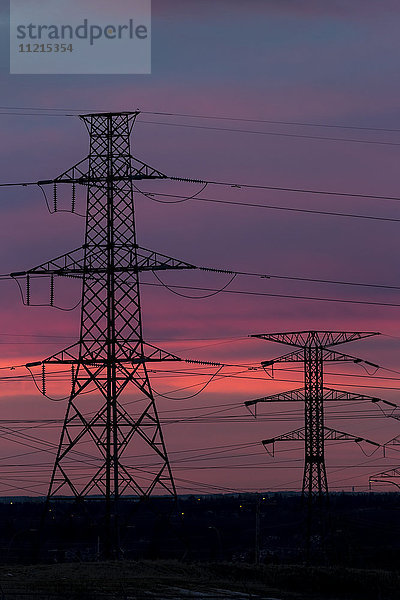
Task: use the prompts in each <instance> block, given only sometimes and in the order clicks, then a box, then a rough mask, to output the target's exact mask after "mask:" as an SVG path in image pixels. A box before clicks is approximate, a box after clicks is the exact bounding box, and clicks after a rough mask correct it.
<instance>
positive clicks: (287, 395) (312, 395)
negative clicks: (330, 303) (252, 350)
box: [245, 331, 379, 501]
mask: <svg viewBox="0 0 400 600" xmlns="http://www.w3.org/2000/svg"><path fill="white" fill-rule="evenodd" d="M373 335H378V334H377V333H358V332H352V333H346V332H335V331H301V332H295V333H271V334H258V335H252V336H250V337H256V338H260V339H263V340H268V341H273V342H278V343H281V344H286V345H289V346H295V347H298V348H300V349H299V350H295V351H293V352H291V353H289V354H285V355H284V356H281V357H279V358H276V359H273V360H269V361H263V362H262V363H261V364H262V366H263V367H264V368H266V367H268V366H273V365H274V364H275V363H286V362H303V363H304V388H301V389H298V390H292V391H289V392H283V393H280V394H274V395H272V396H267V397H264V398H258V399H256V400H249V401H247V402H245V405H246V406H247V407H250V406H255V405H257V404H258V403H260V402H288V401H289V402H290V401H301V402H304V427H302V428H300V429H296V430H294V431H290V432H289V433H285V434H283V435H281V436H278V437H274V438H270V439H267V440H263V442H262V443H263V444H264V446H265V447H266V449H267V450H268V448H269V446H270V445H271V444H272V455H273V453H274V446H275V442H278V441H293V440H302V441H304V447H305V457H304V474H303V485H302V494H303V496H306V497H307V498H308V499H309V500H310V501H311V500H312V498H313V496H318V497H319V498H320V499H321V498H322V497H323V496H326V495H327V494H328V482H327V476H326V468H325V440H350V441H354V442H357V443H359V442H361V441H366V442H368V443H371V444H374V445H376V446H378V445H379V444H376V443H375V442H372V441H370V440H366V439H365V438H361V437H357V436H354V435H351V434H348V433H345V432H342V431H337V430H334V429H330V428H328V427H326V426H325V424H324V401H327V400H371V401H373V402H377V401H378V400H379V399H377V398H373V397H371V396H365V395H363V394H353V393H350V392H346V391H340V390H336V389H331V388H326V387H324V377H323V366H324V362H336V361H340V362H342V361H344V362H356V363H357V362H367V361H361V359H358V358H355V357H354V356H349V355H347V354H342V353H340V352H337V351H333V350H330V349H329V347H331V346H336V345H338V344H344V343H346V342H350V341H353V340H360V339H362V338H367V337H371V336H373ZM368 364H371V363H368Z"/></svg>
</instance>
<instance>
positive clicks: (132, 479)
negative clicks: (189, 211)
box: [12, 112, 195, 556]
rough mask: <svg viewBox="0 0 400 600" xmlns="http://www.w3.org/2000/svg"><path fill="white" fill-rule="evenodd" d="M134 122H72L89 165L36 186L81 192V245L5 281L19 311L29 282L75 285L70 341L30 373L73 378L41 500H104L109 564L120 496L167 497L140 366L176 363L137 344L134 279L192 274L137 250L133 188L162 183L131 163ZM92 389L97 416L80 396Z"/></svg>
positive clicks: (170, 485) (131, 116)
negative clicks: (138, 460)
mask: <svg viewBox="0 0 400 600" xmlns="http://www.w3.org/2000/svg"><path fill="white" fill-rule="evenodd" d="M137 115H138V112H124V113H103V114H87V115H82V116H81V117H80V118H81V119H82V121H83V123H84V124H85V126H86V128H87V130H88V133H89V136H90V152H89V155H88V156H87V157H86V158H85V159H84V160H82V161H80V162H79V163H77V164H76V165H74V166H73V167H72V168H71V169H69V170H68V171H66V172H64V173H63V174H61V175H60V176H59V177H57V178H56V179H54V180H51V181H49V180H46V181H43V182H39V183H40V184H49V183H51V184H53V185H54V186H58V185H62V184H63V185H64V184H71V185H72V186H73V197H74V194H75V186H76V185H82V186H86V187H87V205H86V231H85V241H84V244H83V245H82V247H80V248H78V249H77V250H74V251H72V252H69V253H67V254H65V255H62V256H59V257H57V258H56V259H54V260H50V261H48V262H46V263H44V264H42V265H39V266H37V267H35V268H32V269H29V270H28V271H25V272H19V273H13V274H12V275H13V277H15V278H17V279H19V278H21V277H25V278H26V286H27V301H28V303H29V293H30V282H31V280H32V279H33V278H36V277H39V276H43V277H49V278H50V279H51V286H52V292H51V293H52V294H53V290H54V288H53V285H54V284H53V278H54V277H56V276H59V277H71V276H72V277H79V278H81V279H82V301H81V325H80V335H79V340H78V341H77V343H75V344H73V345H72V346H70V347H68V348H66V349H65V350H62V351H61V352H58V353H57V354H54V355H53V356H50V357H48V358H47V359H45V360H44V361H42V362H41V363H39V364H42V366H43V369H44V368H45V365H49V364H51V365H54V364H56V365H70V366H71V369H72V390H71V394H70V397H69V401H68V407H67V411H66V415H65V420H64V425H63V428H62V432H61V438H60V442H59V446H58V451H57V454H56V459H55V463H54V469H53V472H52V476H51V481H50V486H49V491H48V499H50V498H51V497H53V496H56V495H72V496H74V497H76V498H83V497H85V496H88V495H100V496H102V497H104V498H105V504H106V523H107V531H108V535H107V548H106V554H108V555H109V556H110V555H112V554H113V552H114V554H115V552H116V548H117V546H118V543H117V539H116V536H117V531H118V526H117V524H116V522H117V516H118V501H119V499H120V497H121V496H122V495H123V494H125V495H128V494H131V495H132V494H134V495H137V496H139V497H141V498H147V497H148V496H150V494H153V493H161V494H167V495H170V496H172V497H176V490H175V485H174V480H173V477H172V473H171V467H170V463H169V460H168V455H167V450H166V446H165V442H164V438H163V433H162V429H161V425H160V420H159V416H158V412H157V407H156V403H155V400H154V394H153V391H152V388H151V384H150V379H149V375H148V369H147V364H148V363H149V362H155V361H157V362H158V361H161V362H163V361H176V360H180V359H179V358H178V357H177V356H174V355H172V354H170V353H168V352H165V351H164V350H161V349H159V348H157V347H155V346H153V345H151V344H148V343H146V342H145V341H144V339H143V333H142V316H141V300H140V281H139V277H140V273H142V272H144V271H157V270H166V269H192V268H195V267H194V266H193V265H191V264H189V263H186V262H183V261H180V260H176V259H174V258H171V257H168V256H165V255H163V254H160V253H157V252H154V251H152V250H146V249H144V248H141V247H140V246H138V244H137V241H136V228H135V210H134V187H133V186H134V183H133V182H134V181H135V180H143V179H165V178H166V176H165V175H164V174H163V173H161V172H159V171H157V170H156V169H153V168H151V167H150V166H148V165H147V164H145V163H143V162H141V161H139V160H137V159H135V158H133V157H132V155H131V149H130V136H131V131H132V128H133V125H134V123H135V119H136V117H137ZM53 295H54V294H53ZM33 364H37V363H32V364H31V365H30V366H32V365H33ZM28 366H29V365H28ZM93 388H94V389H95V391H96V393H97V396H96V398H97V400H96V406H93V404H92V403H91V402H89V400H88V398H89V397H88V396H85V394H86V393H87V392H88V391H89V390H91V389H93ZM132 388H135V390H136V392H137V395H138V397H137V398H136V399H135V401H134V403H133V404H132V402H131V403H130V405H129V407H128V405H127V404H126V403H125V402H124V398H125V400H126V398H127V396H128V397H129V398H130V399H131V397H130V396H129V393H132ZM124 404H125V405H124ZM89 406H90V408H91V409H92V410H88V407H89ZM132 448H133V449H134V450H135V453H136V454H138V453H139V454H140V453H141V452H142V451H145V452H144V453H145V454H146V453H147V454H149V453H150V455H151V458H149V461H148V465H147V464H146V466H145V467H143V466H140V465H139V466H138V465H135V461H134V459H132V457H129V454H132V452H127V450H128V449H131V450H132ZM146 451H147V452H146ZM125 457H127V458H125ZM79 459H82V460H84V459H86V460H85V475H84V476H83V477H82V474H81V473H79V470H78V471H77V469H76V465H77V461H78V462H79Z"/></svg>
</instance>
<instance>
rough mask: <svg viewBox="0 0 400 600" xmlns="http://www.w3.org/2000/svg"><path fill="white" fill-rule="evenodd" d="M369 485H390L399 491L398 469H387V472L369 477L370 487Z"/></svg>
mask: <svg viewBox="0 0 400 600" xmlns="http://www.w3.org/2000/svg"><path fill="white" fill-rule="evenodd" d="M371 483H390V484H391V485H395V486H396V487H397V488H399V489H400V468H396V469H389V470H388V471H382V472H381V473H375V475H371V476H370V477H369V484H370V486H371Z"/></svg>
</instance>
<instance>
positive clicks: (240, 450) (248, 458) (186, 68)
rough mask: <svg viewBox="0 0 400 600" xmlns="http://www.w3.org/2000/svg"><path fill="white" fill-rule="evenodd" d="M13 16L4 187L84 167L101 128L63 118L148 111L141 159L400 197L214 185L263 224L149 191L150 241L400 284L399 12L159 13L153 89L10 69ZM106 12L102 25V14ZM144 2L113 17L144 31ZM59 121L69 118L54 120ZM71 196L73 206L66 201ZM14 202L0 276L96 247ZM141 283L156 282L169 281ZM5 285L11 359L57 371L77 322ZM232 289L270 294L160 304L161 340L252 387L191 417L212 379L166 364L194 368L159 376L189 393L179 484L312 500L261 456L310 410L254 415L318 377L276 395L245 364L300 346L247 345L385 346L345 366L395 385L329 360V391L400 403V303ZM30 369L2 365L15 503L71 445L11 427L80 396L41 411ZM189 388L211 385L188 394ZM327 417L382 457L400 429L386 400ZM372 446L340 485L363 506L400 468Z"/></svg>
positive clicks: (278, 386)
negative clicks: (55, 357)
mask: <svg viewBox="0 0 400 600" xmlns="http://www.w3.org/2000/svg"><path fill="white" fill-rule="evenodd" d="M4 4H7V3H5V2H4V3H2V5H1V6H2V7H3V8H2V11H1V13H0V14H1V27H2V35H1V38H0V39H1V41H0V44H1V50H2V52H1V56H2V63H1V73H0V90H1V94H0V96H1V102H0V105H1V106H0V182H14V181H15V182H24V181H37V180H40V179H51V178H52V177H55V176H57V175H58V174H60V173H62V172H63V171H65V170H66V169H67V168H69V167H70V166H72V165H73V164H74V163H76V162H77V161H78V160H80V159H81V158H83V157H84V156H85V155H86V154H87V152H88V136H87V132H86V129H85V127H84V126H83V124H82V123H81V122H80V121H79V119H78V117H73V116H66V114H71V113H75V112H76V114H78V112H79V111H81V112H95V111H119V110H136V109H138V110H140V111H142V114H141V115H140V116H139V118H138V120H137V122H136V124H135V127H134V130H133V137H132V146H133V154H134V156H136V157H138V158H140V159H141V160H143V161H145V162H147V163H148V164H150V165H152V166H153V167H155V168H157V169H159V170H160V171H162V172H164V173H166V174H168V175H171V176H177V177H188V178H196V179H204V180H211V181H220V182H227V183H231V184H240V183H242V184H254V185H255V184H258V185H264V186H271V187H284V188H296V189H307V190H326V191H332V192H338V193H340V192H343V193H349V194H360V195H362V194H365V195H369V196H371V195H372V196H385V197H392V198H394V199H392V200H388V199H372V198H370V199H368V198H360V197H358V198H356V197H353V198H351V197H340V196H328V195H321V194H307V193H294V192H288V191H286V192H285V191H278V190H276V191H273V190H265V189H264V190H263V189H258V190H257V189H249V188H237V187H231V186H218V185H208V186H207V188H206V189H205V190H204V191H203V192H202V194H201V195H200V196H199V197H200V198H207V199H213V200H227V201H234V202H237V203H240V202H242V203H251V204H263V205H268V206H269V207H275V208H257V207H249V206H242V207H240V206H237V205H229V204H218V203H213V202H208V201H207V202H206V201H201V200H198V199H194V200H190V201H187V202H182V203H175V204H173V203H172V204H168V203H165V204H162V203H157V202H154V201H152V200H151V199H149V198H147V197H145V196H143V195H140V194H136V199H135V202H136V225H137V235H138V242H139V244H140V245H141V246H143V247H145V248H151V249H154V250H158V251H160V252H162V253H164V254H167V255H170V256H173V257H176V258H180V259H182V260H185V261H187V262H190V263H193V264H195V265H198V266H204V267H215V268H221V269H232V270H239V271H245V272H252V273H260V274H270V275H279V276H288V277H299V278H310V279H323V280H331V281H342V282H357V283H371V284H379V285H382V286H385V285H386V286H400V283H399V276H398V273H399V265H398V255H399V243H398V240H399V235H398V231H399V228H400V210H399V201H400V192H399V176H398V174H399V168H398V163H399V151H400V108H399V96H400V78H399V73H400V68H399V67H400V64H399V63H400V37H399V28H400V6H399V3H398V2H396V1H395V0H393V1H391V0H382V1H381V2H365V0H363V1H361V0H352V1H351V2H347V1H345V0H331V1H330V2H327V1H325V2H324V1H321V0H304V1H303V2H295V1H291V0H247V1H246V2H243V1H242V2H240V1H239V0H201V2H199V1H198V0H168V1H164V0H153V3H152V5H153V10H152V18H153V22H152V74H151V75H120V76H117V75H113V76H111V75H110V76H106V75H104V76H97V75H96V76H95V75H79V76H78V75H77V76H72V75H63V76H56V75H47V76H44V75H42V76H38V75H10V74H9V63H8V61H9V54H8V53H9V50H8V46H9V40H8V12H7V10H6V9H5V8H4ZM97 4H98V5H99V10H101V4H102V3H101V2H98V3H97ZM127 4H128V5H129V2H126V1H124V0H114V2H113V5H114V6H115V14H116V17H117V16H119V15H122V16H124V15H126V11H127V8H126V6H127ZM20 108H26V110H25V111H19V110H18V109H20ZM38 108H44V109H47V111H43V112H44V113H45V114H44V115H42V116H40V115H39V114H35V113H38V111H37V110H33V109H38ZM55 108H59V109H63V110H60V111H59V114H58V115H56V114H55V113H54V114H52V113H53V112H54V111H52V110H51V109H55ZM19 112H21V113H23V114H18V113H19ZM12 113H15V114H12ZM28 113H29V114H28ZM30 113H33V114H30ZM156 113H173V114H177V113H178V114H186V115H195V116H196V118H192V117H182V116H170V115H157V114H156ZM199 115H204V116H208V117H211V116H212V117H221V119H218V118H200V117H199ZM228 118H229V119H232V120H228ZM235 118H238V119H249V121H245V120H242V121H240V120H234V119H235ZM251 119H253V120H260V121H264V122H254V121H250V120H251ZM267 121H269V122H267ZM279 122H280V123H279ZM282 122H285V123H286V124H284V123H282ZM318 124H320V125H323V127H318V126H317V125H318ZM181 125H190V127H184V126H181ZM231 129H234V130H236V131H229V130H231ZM238 130H241V131H238ZM252 132H253V133H252ZM200 187H201V186H199V185H198V184H183V183H173V182H167V183H165V182H153V183H151V184H150V183H148V184H146V183H144V182H141V183H140V185H139V188H140V189H142V190H147V191H151V192H158V193H165V194H178V195H183V196H190V195H192V194H194V193H195V192H197V191H198V190H199V189H200ZM50 192H51V190H50ZM65 195H66V196H65V198H63V197H62V198H61V200H60V202H62V201H65V203H66V204H65V205H67V203H68V201H69V199H68V197H67V192H65ZM50 196H51V193H50ZM158 198H159V199H161V200H165V201H168V200H172V199H173V198H168V197H167V196H165V197H161V196H160V197H158ZM0 201H1V235H0V246H1V263H2V264H1V267H0V273H5V274H6V273H10V272H13V271H19V270H24V269H27V268H30V267H32V266H34V265H37V264H40V263H42V262H44V261H46V260H48V259H50V258H53V257H55V256H58V255H60V254H62V253H64V252H67V251H69V250H72V249H74V248H76V247H78V246H80V245H81V244H82V242H83V235H84V221H83V220H82V219H80V218H79V217H78V216H73V215H70V214H66V213H58V214H56V215H50V214H49V213H48V211H47V209H46V205H45V202H44V199H43V196H42V193H41V191H40V189H38V188H36V187H32V188H28V187H27V188H23V187H15V188H1V189H0ZM279 207H286V208H295V209H299V208H300V209H305V210H310V211H322V212H329V213H346V214H347V215H349V214H351V215H357V216H358V217H359V216H361V215H364V216H373V217H378V218H377V219H366V218H358V217H357V218H353V217H349V216H347V217H343V216H337V215H332V214H330V215H326V214H325V215H321V214H313V213H307V212H303V213H301V212H294V211H287V210H278V208H279ZM384 219H388V220H384ZM390 219H393V221H390ZM161 278H162V280H163V281H164V282H166V283H170V284H175V285H182V286H194V287H205V288H216V289H218V288H221V287H223V286H224V285H225V283H227V282H228V281H229V276H228V275H224V274H204V273H199V272H191V273H185V272H179V273H163V274H162V277H161ZM143 282H144V283H146V282H148V283H153V284H154V283H157V282H156V280H155V279H154V277H153V276H152V275H147V276H146V277H144V278H143ZM0 285H1V286H2V293H1V295H0V344H1V348H2V353H1V357H0V364H1V365H3V366H4V367H9V366H11V365H21V364H24V363H26V362H27V361H33V360H40V359H41V358H44V357H46V356H48V355H50V354H52V353H53V352H56V351H57V350H59V349H62V348H63V347H65V346H67V345H69V344H71V343H72V342H73V341H74V340H75V339H76V338H77V335H78V332H79V309H76V310H74V311H70V312H60V311H58V310H56V309H51V308H35V307H24V306H23V305H22V303H21V302H20V296H19V292H18V288H17V286H16V284H15V283H14V282H12V281H11V282H8V281H0ZM67 288H68V289H66V288H65V284H62V285H61V287H60V292H59V294H60V295H59V296H58V298H57V299H58V301H59V304H60V305H61V306H62V307H64V308H68V307H72V306H74V305H75V304H76V302H77V301H78V300H79V288H78V287H77V286H76V284H75V282H74V281H73V282H72V283H71V284H70V280H68V285H67ZM228 290H230V291H235V290H236V291H238V290H240V291H251V292H262V293H263V294H265V295H264V296H260V295H255V294H254V295H245V294H234V293H221V294H219V295H216V296H214V297H211V298H207V299H187V298H181V297H178V296H176V295H173V294H171V293H170V292H169V291H167V290H165V289H162V288H159V287H153V286H143V288H142V300H143V301H142V304H143V322H144V333H145V337H146V339H147V340H148V341H149V342H153V343H156V344H157V345H159V346H161V347H163V348H165V349H166V350H168V351H170V352H174V353H176V354H178V355H179V356H181V357H182V358H190V359H202V360H205V361H219V362H223V363H228V364H229V365H234V366H233V367H226V368H225V369H224V370H222V371H221V373H220V374H219V375H233V374H237V375H236V376H235V377H224V378H219V377H218V378H216V379H215V380H214V381H213V382H211V383H210V385H209V386H208V387H207V388H206V389H205V390H204V392H202V393H201V394H199V395H197V396H196V397H194V398H192V399H187V400H186V399H182V400H181V401H179V399H180V398H184V397H186V396H187V395H189V394H193V393H195V392H196V391H198V390H200V388H201V387H202V385H203V384H204V383H205V382H206V381H207V380H208V379H209V378H210V377H211V375H212V374H213V373H214V372H215V368H213V367H202V368H199V367H198V366H196V367H194V366H193V367H192V366H190V365H187V364H185V363H183V364H182V365H178V366H176V365H172V366H166V367H165V366H163V367H162V368H163V369H169V370H170V371H177V370H181V371H182V373H169V374H165V373H164V374H163V373H160V372H158V373H154V374H152V382H153V384H154V389H155V391H156V392H161V393H163V394H167V395H168V396H173V397H174V398H176V400H166V399H160V400H159V402H158V406H159V409H160V415H161V418H162V421H163V423H164V424H165V427H164V433H165V439H166V444H167V448H168V450H169V452H170V457H171V462H172V466H173V469H174V473H175V475H176V479H177V487H178V490H179V491H180V492H182V493H186V492H188V491H196V492H208V491H212V490H219V489H222V490H226V491H229V490H278V489H290V490H298V489H299V488H300V486H301V478H302V467H303V453H302V447H301V443H300V442H297V443H294V444H288V443H282V444H281V445H279V446H277V448H276V449H277V453H276V456H275V457H274V458H272V457H269V456H268V454H267V453H266V452H265V450H264V449H263V447H262V446H261V444H260V441H261V440H262V439H264V438H269V437H272V436H274V435H279V434H282V433H285V432H286V431H290V430H292V429H296V428H298V427H300V426H301V425H302V406H301V405H296V404H291V405H288V404H286V405H284V404H274V405H269V406H267V405H260V407H259V412H258V414H259V417H260V418H259V420H255V419H253V418H252V416H251V415H250V414H249V413H248V411H247V410H246V408H245V407H244V405H243V403H244V402H245V401H246V400H250V399H253V398H257V397H260V396H266V395H270V394H273V393H276V392H278V391H284V390H288V389H291V388H293V389H294V388H297V387H302V382H301V379H302V374H301V372H300V371H299V367H296V366H293V367H292V366H288V365H282V367H281V368H285V369H291V368H293V369H295V372H294V373H288V372H287V371H286V370H279V369H277V370H276V371H275V373H274V375H275V378H274V380H272V379H271V378H270V377H268V375H267V374H264V373H261V372H255V371H251V370H250V371H249V370H248V366H252V365H253V366H254V365H258V364H259V363H260V361H261V360H265V359H269V358H273V357H275V356H280V355H282V354H285V353H286V352H288V348H287V347H285V346H281V345H279V344H272V343H268V342H265V341H262V340H257V339H249V338H248V335H249V334H254V333H264V332H280V331H296V330H308V329H314V330H317V329H323V330H328V329H332V330H343V331H347V330H348V331H376V332H380V333H381V334H382V335H381V336H379V337H376V338H371V339H367V340H365V341H360V342H354V343H352V344H348V345H344V346H342V347H339V350H340V351H342V352H345V353H348V354H351V355H354V356H356V357H362V358H365V359H366V360H367V361H371V362H372V363H376V364H378V365H380V366H382V367H385V368H387V369H391V370H392V371H390V370H384V369H380V370H379V371H377V372H376V373H375V374H374V369H373V368H372V367H370V366H367V367H366V368H367V371H366V370H365V369H363V368H362V366H360V365H352V366H345V365H344V366H343V365H340V364H339V365H338V366H332V365H330V366H327V367H326V373H327V375H326V382H327V384H331V385H332V387H333V386H335V387H337V388H338V389H348V390H349V391H352V392H358V393H363V394H368V395H371V396H379V397H381V398H384V399H386V400H388V401H391V402H396V403H398V404H399V405H400V398H399V394H398V391H397V390H398V383H399V381H400V362H399V349H400V295H399V290H398V289H397V290H396V289H384V288H374V287H355V286H344V285H333V284H323V283H311V282H304V281H297V282H296V281H291V280H282V279H260V278H254V277H247V276H238V277H237V278H236V279H235V281H234V282H233V283H232V285H231V286H230V287H229V288H228ZM178 291H181V292H183V293H184V294H188V295H192V296H196V295H197V296H201V295H203V294H205V292H201V291H193V290H178ZM267 294H271V296H268V295H267ZM279 295H281V296H282V295H284V296H285V295H290V296H306V297H317V298H325V299H342V300H354V301H359V303H351V302H333V301H332V302H331V301H321V300H310V299H297V298H282V297H279ZM363 302H371V303H372V304H363ZM377 303H378V304H377ZM379 303H383V304H386V306H380V305H379ZM390 304H394V305H396V306H390ZM236 365H237V366H236ZM155 368H157V367H155ZM160 369H161V368H160ZM196 370H199V375H196V376H195V375H193V373H195V372H196ZM393 371H395V372H393ZM334 373H336V375H334ZM371 374H373V376H372V375H371ZM20 375H26V370H25V369H23V368H18V369H15V370H13V371H11V370H10V369H8V368H4V370H3V371H2V377H4V378H5V379H4V381H0V383H1V384H2V387H1V389H0V400H1V406H2V409H3V410H2V417H1V418H0V429H1V432H2V433H1V434H0V475H1V476H0V494H2V495H13V494H28V495H32V494H34V495H36V494H43V493H45V492H46V487H47V484H48V480H49V477H50V468H51V464H52V461H53V459H54V454H52V452H54V447H53V446H52V445H51V444H50V445H49V441H50V442H51V443H54V442H55V441H57V439H58V435H59V431H60V427H61V424H60V423H56V424H55V425H54V424H52V425H51V426H50V425H49V423H47V424H41V425H40V426H39V425H38V424H37V423H36V424H35V423H25V422H24V423H14V422H12V423H11V422H10V421H12V420H14V421H15V420H24V421H25V420H28V421H29V420H37V419H43V420H48V419H55V420H59V419H61V418H62V417H63V415H64V412H65V408H66V402H65V401H64V402H51V401H49V400H47V399H46V398H43V397H42V396H41V395H40V394H39V393H38V392H37V390H36V389H35V387H34V385H33V383H32V381H31V380H30V379H29V377H26V379H21V378H19V379H17V380H15V379H14V377H15V376H20ZM68 377H69V376H68V374H67V380H66V381H65V382H63V383H62V384H59V385H56V383H53V384H51V383H50V384H49V393H51V394H52V395H53V396H55V397H57V398H58V397H62V396H65V395H66V394H67V393H68V390H67V387H68ZM187 386H193V387H190V388H189V389H183V390H182V389H181V388H186V387H187ZM60 388H61V389H60ZM399 414H400V412H399ZM326 416H327V419H326V424H327V425H328V426H330V427H336V428H337V429H340V430H341V431H346V432H349V433H352V434H354V435H359V436H362V437H366V438H369V439H371V440H374V441H376V442H378V443H381V444H383V443H385V442H387V441H388V440H389V439H391V438H393V437H394V436H396V435H398V434H399V433H400V432H399V421H397V420H394V419H391V418H386V417H385V416H384V414H383V413H382V412H381V411H380V409H379V408H378V407H377V406H376V405H372V404H370V403H368V402H366V403H351V404H349V405H348V406H345V405H344V404H340V406H339V405H338V406H336V407H335V406H333V405H332V404H331V405H330V406H327V407H326ZM178 420H179V421H180V422H177V421H178ZM9 428H12V431H11V430H10V429H9ZM17 429H18V432H19V433H18V434H17V433H16V430H17ZM17 435H18V437H17ZM26 435H29V436H32V437H31V438H27V437H26ZM38 440H39V441H38ZM40 440H42V441H40ZM43 440H45V441H46V443H44V442H43ZM23 444H25V445H23ZM210 448H211V449H215V451H216V453H215V454H211V452H212V450H210ZM373 450H374V448H373V447H372V446H368V445H362V448H359V447H358V446H357V445H355V444H351V443H350V442H346V443H332V442H330V443H328V444H327V448H326V462H327V468H328V479H329V483H330V487H331V489H335V490H341V489H346V490H348V489H351V487H352V486H355V489H357V490H361V489H363V490H365V489H367V488H368V476H369V475H371V474H373V473H377V472H379V471H384V470H386V469H390V468H394V467H396V466H398V465H399V464H400V455H399V454H398V452H396V451H395V450H396V448H393V449H387V451H386V457H385V458H384V457H383V452H382V450H378V451H376V452H375V453H374V454H373V455H372V456H364V454H363V453H362V451H364V452H365V453H366V454H367V455H369V454H371V452H372V451H373ZM28 452H33V454H26V453H28ZM22 455H23V456H22ZM205 455H206V456H205ZM19 456H20V457H19ZM18 457H19V458H18ZM379 489H385V488H379ZM387 489H390V488H387ZM393 489H394V488H393Z"/></svg>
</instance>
